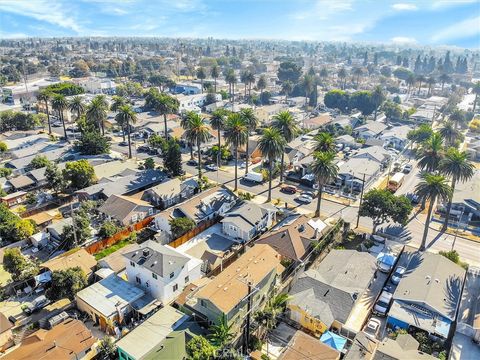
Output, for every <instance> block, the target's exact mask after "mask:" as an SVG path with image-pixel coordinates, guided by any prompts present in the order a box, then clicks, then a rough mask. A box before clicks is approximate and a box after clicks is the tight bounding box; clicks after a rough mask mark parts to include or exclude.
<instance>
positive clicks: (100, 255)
mask: <svg viewBox="0 0 480 360" xmlns="http://www.w3.org/2000/svg"><path fill="white" fill-rule="evenodd" d="M128 244H131V242H130V241H129V239H123V240H120V241H119V242H117V243H116V244H114V245H112V246H109V247H108V248H106V249H103V250H102V251H100V252H98V253H96V254H95V255H94V256H95V260H97V261H98V260H100V259H102V258H104V257H105V256H107V255H110V254H111V253H114V252H115V251H117V250H118V249H121V248H123V247H125V246H127V245H128Z"/></svg>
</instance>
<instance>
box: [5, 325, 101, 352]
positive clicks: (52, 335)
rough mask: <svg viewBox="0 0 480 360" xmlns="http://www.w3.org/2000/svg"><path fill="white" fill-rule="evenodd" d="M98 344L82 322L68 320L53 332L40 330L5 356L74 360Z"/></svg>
mask: <svg viewBox="0 0 480 360" xmlns="http://www.w3.org/2000/svg"><path fill="white" fill-rule="evenodd" d="M95 342H97V338H95V337H94V336H93V335H92V333H91V331H90V330H88V329H87V327H86V326H85V325H84V324H83V323H82V322H81V321H80V320H74V319H67V320H66V321H64V322H62V323H60V324H58V325H55V326H54V327H53V328H52V329H51V330H44V329H40V330H37V331H35V332H34V333H33V334H31V335H29V336H27V337H26V338H24V339H23V341H22V343H21V345H20V347H18V348H16V349H15V350H13V351H12V352H9V353H8V354H6V355H4V356H3V357H2V359H6V360H30V359H42V360H59V359H72V357H73V358H74V357H75V356H74V354H80V353H83V352H84V351H85V350H87V349H90V348H91V347H92V345H93V344H94V343H95Z"/></svg>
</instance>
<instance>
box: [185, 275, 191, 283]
mask: <svg viewBox="0 0 480 360" xmlns="http://www.w3.org/2000/svg"><path fill="white" fill-rule="evenodd" d="M189 281H190V277H189V276H185V284H188V282H189Z"/></svg>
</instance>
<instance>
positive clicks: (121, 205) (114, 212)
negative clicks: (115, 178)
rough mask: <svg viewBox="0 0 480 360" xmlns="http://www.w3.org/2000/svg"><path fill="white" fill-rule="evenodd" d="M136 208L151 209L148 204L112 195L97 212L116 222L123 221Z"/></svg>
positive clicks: (132, 198) (129, 197)
mask: <svg viewBox="0 0 480 360" xmlns="http://www.w3.org/2000/svg"><path fill="white" fill-rule="evenodd" d="M138 206H146V207H148V208H153V206H152V205H150V203H148V202H146V201H143V200H140V199H136V198H134V197H131V196H123V195H112V196H110V197H109V198H108V199H107V200H106V201H105V202H104V203H103V204H102V206H100V208H99V209H98V211H99V212H101V213H104V214H106V215H108V216H110V217H112V218H114V219H117V220H118V221H123V220H125V218H126V217H127V216H128V215H129V214H130V213H131V212H132V211H134V210H135V209H136V208H137V207H138Z"/></svg>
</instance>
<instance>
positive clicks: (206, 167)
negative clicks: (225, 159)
mask: <svg viewBox="0 0 480 360" xmlns="http://www.w3.org/2000/svg"><path fill="white" fill-rule="evenodd" d="M205 169H207V170H210V171H217V170H218V166H217V165H215V164H208V165H206V166H205Z"/></svg>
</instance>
